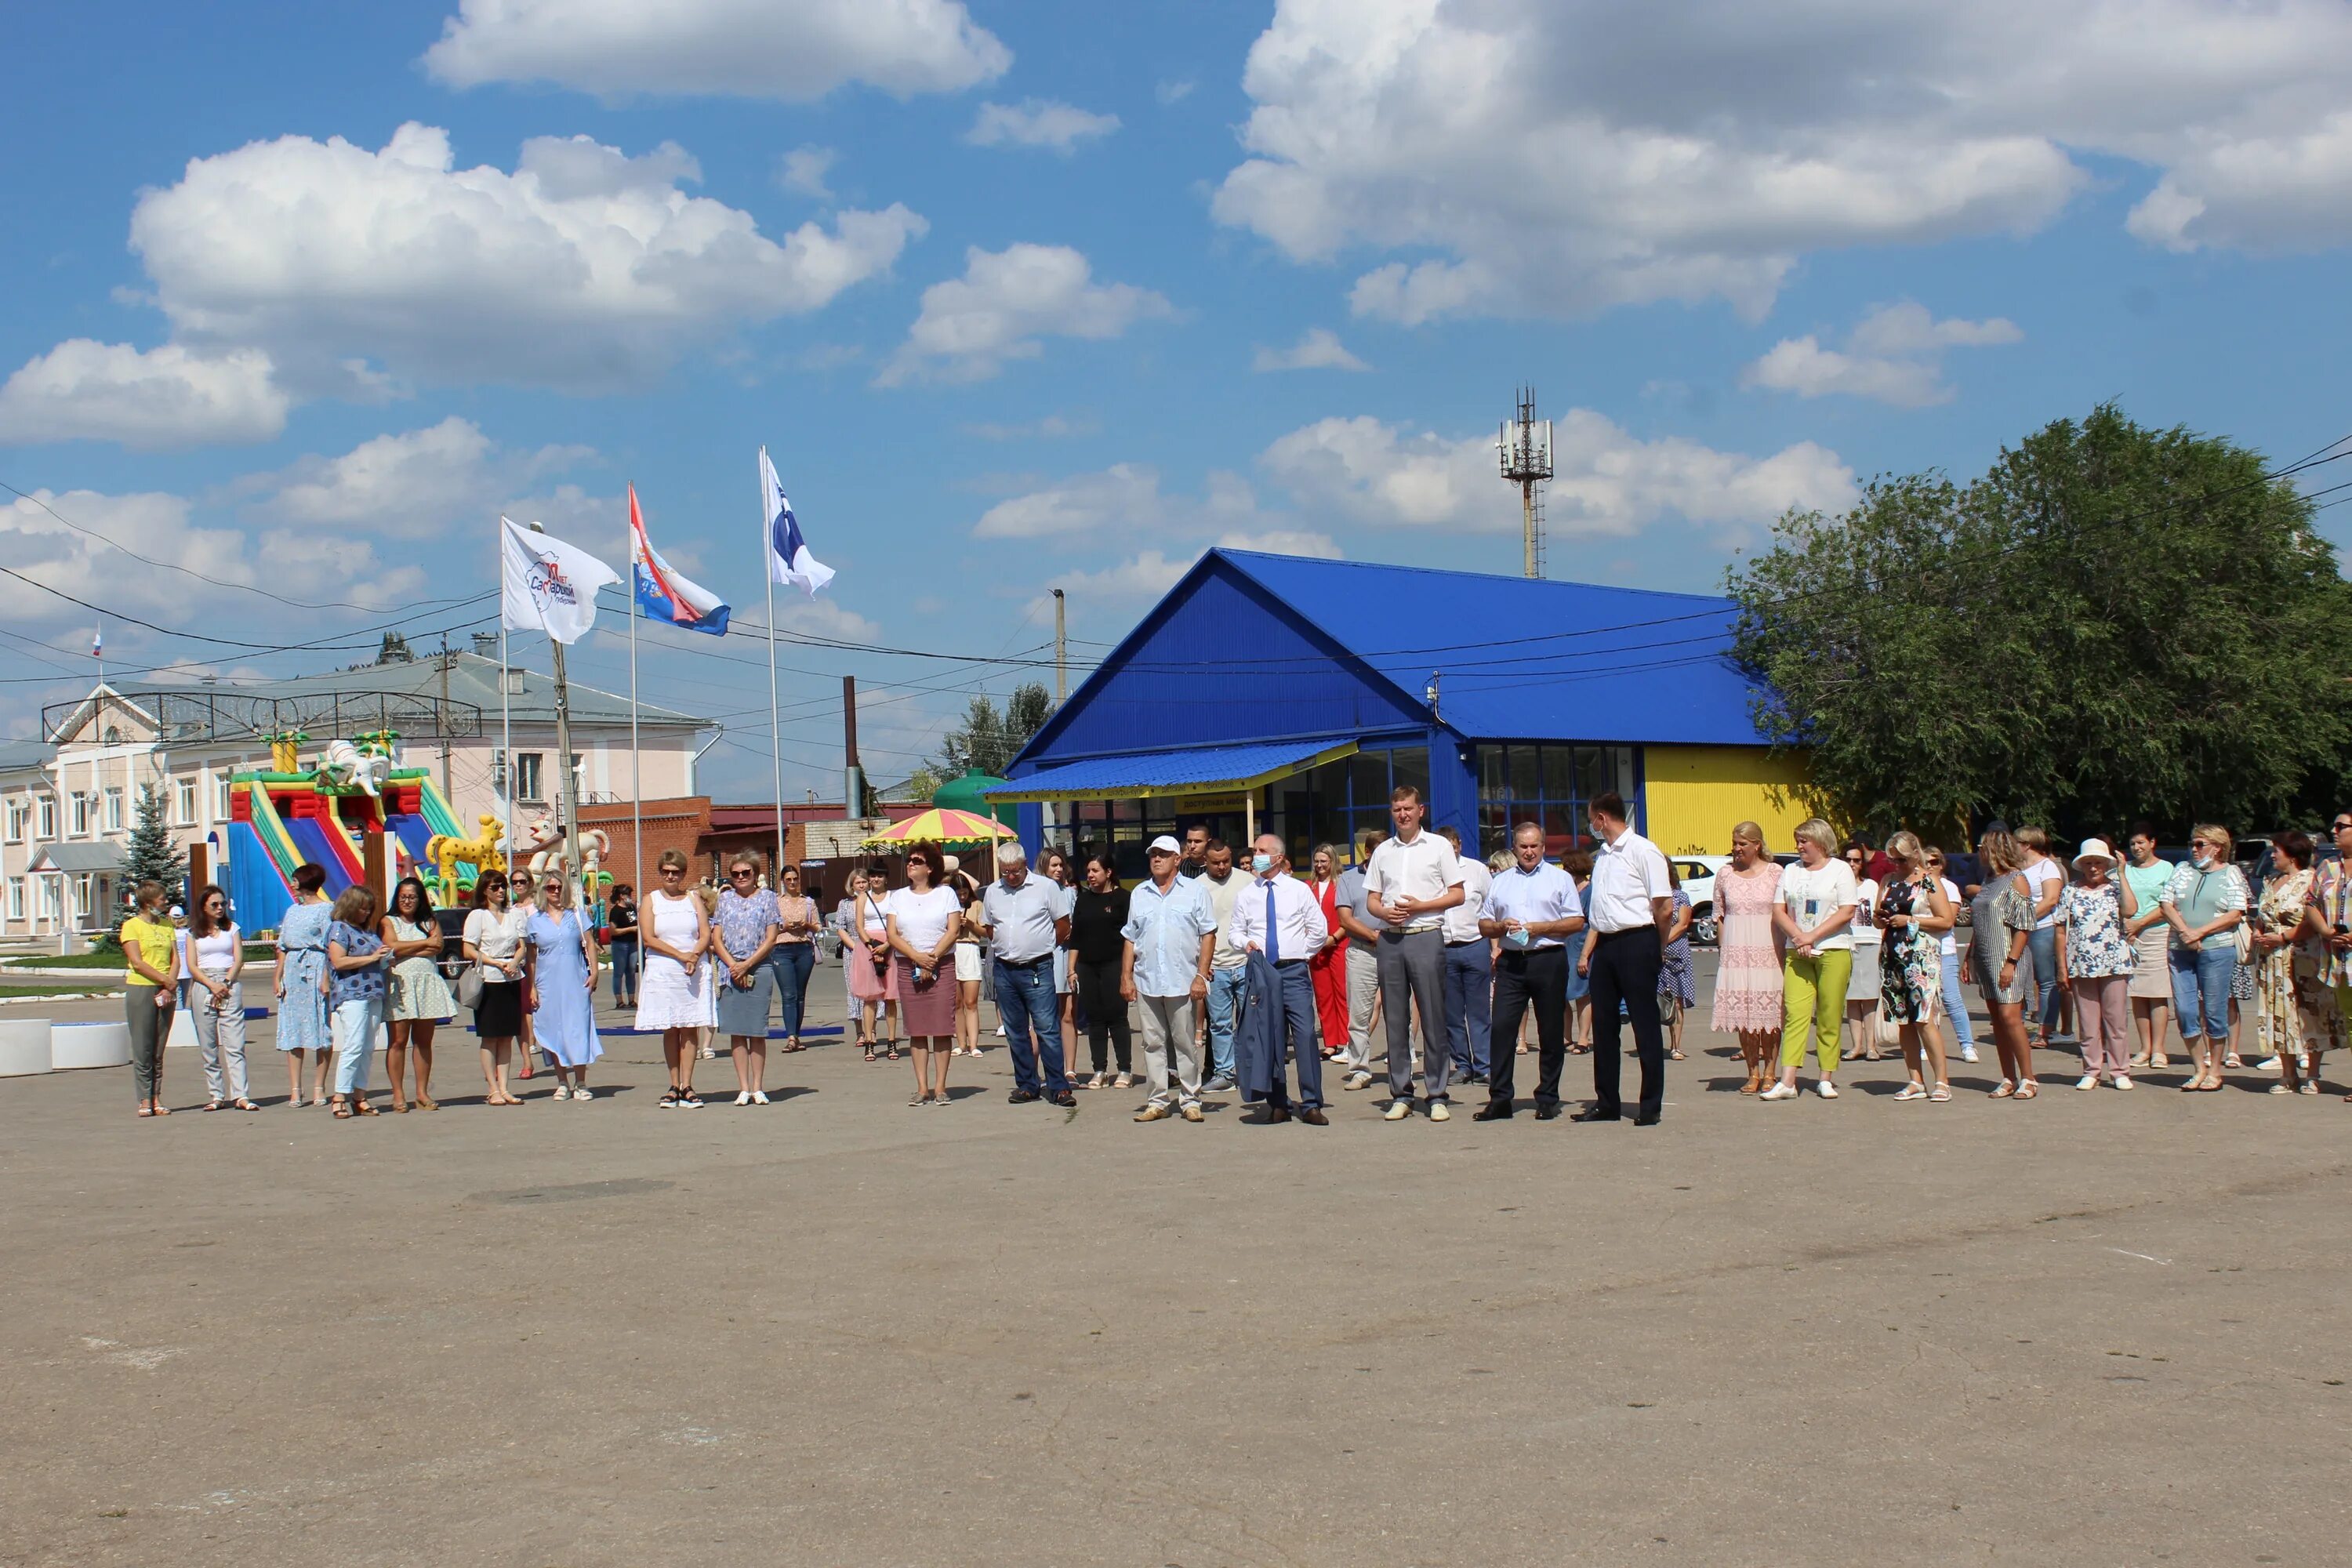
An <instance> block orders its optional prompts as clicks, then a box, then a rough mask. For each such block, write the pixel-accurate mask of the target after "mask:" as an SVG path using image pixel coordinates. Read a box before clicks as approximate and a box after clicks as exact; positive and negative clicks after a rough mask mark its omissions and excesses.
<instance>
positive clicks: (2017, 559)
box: [1730, 405, 2352, 832]
mask: <svg viewBox="0 0 2352 1568" xmlns="http://www.w3.org/2000/svg"><path fill="white" fill-rule="evenodd" d="M2312 516H2313V510H2312V504H2311V502H2310V500H2308V499H2307V498H2305V496H2304V495H2303V494H2301V493H2300V492H2299V491H2298V490H2297V489H2295V487H2294V484H2293V483H2292V482H2290V481H2289V480H2287V479H2284V478H2272V477H2269V476H2268V475H2266V472H2265V467H2264V464H2263V458H2262V457H2261V456H2260V454H2258V453H2255V452H2253V451H2251V450H2248V449H2247V448H2245V447H2239V446H2237V445H2235V444H2233V443H2231V442H2230V441H2228V440H2225V439H2222V438H2220V437H2209V436H2200V435H2197V434H2195V433H2193V432H2191V431H2188V430H2185V429H2179V428H2174V429H2170V430H2150V429H2147V428H2145V427H2143V426H2138V425H2135V424H2134V423H2132V422H2131V421H2130V420H2129V419H2127V418H2126V417H2125V416H2123V414H2121V413H2120V412H2119V411H2118V410H2117V409H2116V408H2115V407H2114V406H2112V405H2104V406H2102V407H2100V408H2097V409H2095V410H2094V411H2093V413H2092V414H2091V416H2089V417H2088V418H2087V419H2084V421H2082V422H2081V423H2079V424H2077V423H2075V422H2074V421H2072V420H2060V421H2058V422H2057V423H2055V424H2053V425H2050V426H2047V427H2045V428H2043V429H2042V430H2039V431H2036V432H2035V433H2033V434H2032V435H2031V436H2029V437H2026V438H2025V439H2024V440H2023V441H2022V442H2021V443H2019V444H2018V445H2017V446H2016V447H2012V448H2010V449H2007V450H2004V451H2003V452H2002V453H2001V455H2000V459H1999V461H1997V462H1996V463H1995V464H1994V465H1993V466H1992V468H1991V469H1990V471H1989V472H1987V473H1986V474H1985V475H1984V476H1983V477H1982V478H1981V479H1976V480H1974V481H1973V482H1971V483H1969V484H1967V485H1965V486H1962V485H1956V484H1954V483H1952V482H1951V481H1950V480H1948V479H1945V478H1944V477H1943V476H1941V475H1939V474H1933V473H1930V474H1919V475H1913V476H1909V477H1904V478H1890V479H1880V480H1877V481H1874V482H1873V483H1872V484H1871V485H1870V486H1869V488H1868V489H1866V490H1865V492H1864V495H1863V497H1862V500H1860V502H1859V503H1857V504H1856V505H1855V506H1854V507H1853V509H1852V510H1849V511H1848V512H1846V513H1845V514H1844V515H1843V516H1841V517H1835V518H1832V517H1824V516H1823V515H1822V514H1821V513H1819V512H1811V511H1805V512H1799V511H1792V512H1790V514H1788V515H1787V516H1785V517H1783V518H1782V519H1781V520H1780V522H1779V524H1778V525H1776V528H1775V531H1774V542H1773V545H1772V547H1771V548H1770V549H1769V550H1768V551H1766V552H1764V553H1762V554H1761V555H1759V556H1758V557H1756V558H1755V559H1754V560H1752V561H1750V562H1749V563H1747V564H1746V565H1745V566H1744V567H1740V568H1737V569H1735V570H1734V571H1733V572H1732V573H1731V574H1730V591H1731V593H1732V595H1733V596H1734V598H1735V599H1736V600H1737V601H1738V605H1739V616H1738V626H1737V630H1736V633H1735V642H1736V647H1737V649H1738V657H1739V658H1740V659H1741V660H1742V661H1743V662H1744V663H1745V664H1747V665H1748V667H1749V668H1752V669H1754V670H1756V671H1757V672H1758V673H1759V674H1761V675H1763V676H1764V677H1765V678H1766V679H1768V680H1769V682H1770V683H1771V686H1772V689H1773V692H1774V697H1773V699H1772V700H1769V701H1766V702H1763V703H1760V704H1759V723H1760V724H1761V726H1762V728H1763V729H1764V731H1765V732H1766V733H1767V734H1768V735H1769V737H1770V738H1771V739H1772V740H1773V742H1775V743H1776V745H1780V746H1786V747H1801V748H1804V749H1805V750H1807V751H1808V752H1810V760H1811V776H1812V779H1813V782H1814V784H1815V786H1816V788H1817V789H1818V790H1819V791H1820V792H1821V794H1822V796H1823V797H1824V799H1825V801H1826V802H1827V803H1828V804H1830V805H1831V806H1832V810H1833V812H1834V814H1835V815H1837V816H1839V817H1840V818H1841V819H1842V822H1843V825H1845V826H1872V827H1876V828H1879V829H1881V830H1884V829H1885V828H1888V827H1892V826H1895V825H1897V824H1906V823H1907V824H1910V825H1913V826H1919V827H1922V828H1926V827H1931V826H1932V827H1938V828H1940V827H1942V826H1944V825H1946V824H1948V823H1949V822H1950V821H1951V820H1952V819H1953V818H1954V816H1957V815H1966V816H1975V817H1979V818H1980V817H1983V816H1989V815H2000V816H2006V817H2008V818H2009V819H2010V820H2011V821H2012V822H2015V821H2023V820H2036V821H2042V822H2046V823H2048V824H2050V825H2051V826H2054V827H2057V828H2059V829H2061V830H2063V831H2068V832H2072V831H2075V830H2078V829H2091V830H2097V831H2105V832H2113V831H2115V830H2116V829H2117V828H2118V827H2119V826H2121V825H2122V824H2125V823H2127V822H2129V821H2130V820H2132V819H2133V818H2135V817H2139V816H2149V817H2153V818H2156V819H2158V820H2159V821H2165V822H2169V823H2172V824H2176V825H2178V824H2184V823H2186V822H2187V820H2188V819H2189V817H2191V816H2205V817H2212V818H2215V819H2218V820H2220V821H2222V822H2226V823H2228V824H2230V825H2231V826H2235V827H2239V828H2247V829H2252V828H2260V827H2263V826H2271V825H2272V822H2273V818H2274V817H2275V816H2276V815H2277V814H2278V813H2280V812H2281V811H2283V810H2284V809H2285V807H2286V806H2287V805H2288V803H2289V802H2290V801H2292V800H2294V798H2295V797H2296V796H2297V795H2299V794H2300V793H2302V792H2303V791H2304V790H2305V787H2306V784H2307V782H2308V781H2314V780H2318V779H2323V778H2332V777H2333V775H2334V774H2335V773H2336V772H2337V771H2338V770H2339V769H2340V768H2341V767H2342V765H2343V763H2344V762H2345V760H2346V758H2347V752H2352V721H2348V720H2347V705H2346V703H2345V702H2344V701H2343V700H2342V698H2341V696H2340V695H2339V694H2341V693H2342V692H2343V691H2344V689H2345V688H2344V682H2345V681H2346V680H2347V679H2352V644H2347V641H2346V640H2345V639H2344V637H2342V636H2341V628H2342V627H2343V626H2345V625H2347V616H2352V586H2347V584H2346V583H2345V581H2344V579H2343V577H2342V575H2341V574H2339V572H2338V571H2337V569H2336V558H2335V554H2334V552H2333V551H2332V550H2331V549H2330V548H2329V546H2328V545H2327V543H2326V541H2324V540H2323V539H2321V538H2320V537H2319V535H2318V533H2317V532H2316V531H2315V529H2314V528H2313V526H2312Z"/></svg>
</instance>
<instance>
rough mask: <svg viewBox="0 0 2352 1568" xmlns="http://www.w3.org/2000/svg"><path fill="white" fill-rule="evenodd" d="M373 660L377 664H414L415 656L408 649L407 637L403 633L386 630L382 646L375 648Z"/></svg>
mask: <svg viewBox="0 0 2352 1568" xmlns="http://www.w3.org/2000/svg"><path fill="white" fill-rule="evenodd" d="M375 661H376V662H377V663H378V664H415V662H416V656H415V654H414V653H411V652H410V651H409V648H408V638H407V637H405V636H404V635H403V634H402V633H399V632H386V633H384V634H383V644H382V646H380V647H378V648H377V649H376V656H375Z"/></svg>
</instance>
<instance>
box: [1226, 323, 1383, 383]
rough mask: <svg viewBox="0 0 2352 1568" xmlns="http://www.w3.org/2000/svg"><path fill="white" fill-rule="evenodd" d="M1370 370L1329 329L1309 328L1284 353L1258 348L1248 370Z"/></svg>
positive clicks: (1281, 350)
mask: <svg viewBox="0 0 2352 1568" xmlns="http://www.w3.org/2000/svg"><path fill="white" fill-rule="evenodd" d="M1371 368H1372V367H1371V366H1370V365H1368V364H1366V363H1364V362H1363V361H1362V360H1360V359H1358V358H1357V357H1356V356H1355V355H1354V354H1351V353H1349V352H1348V350H1347V348H1346V346H1345V345H1344V344H1342V343H1341V342H1339V333H1337V332H1335V331H1332V330H1331V329H1330V328H1328V327H1309V328H1307V335H1306V336H1305V337H1302V338H1300V339H1299V340H1298V342H1297V343H1295V344H1293V345H1292V346H1291V347H1289V348H1286V349H1270V348H1265V347H1264V346H1260V348H1259V349H1258V351H1257V353H1256V354H1255V356H1254V357H1253V358H1252V359H1251V361H1250V369H1252V370H1254V371H1259V372H1265V371H1274V370H1370V369H1371Z"/></svg>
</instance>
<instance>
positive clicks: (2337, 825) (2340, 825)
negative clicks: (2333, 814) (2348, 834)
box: [2327, 821, 2352, 833]
mask: <svg viewBox="0 0 2352 1568" xmlns="http://www.w3.org/2000/svg"><path fill="white" fill-rule="evenodd" d="M2347 828H2352V821H2345V822H2334V823H2330V824H2328V826H2327V831H2328V832H2330V833H2342V832H2344V831H2345V830H2346V829H2347Z"/></svg>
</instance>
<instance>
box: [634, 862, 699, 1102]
mask: <svg viewBox="0 0 2352 1568" xmlns="http://www.w3.org/2000/svg"><path fill="white" fill-rule="evenodd" d="M654 864H655V866H656V868H657V869H658V870H659V871H660V873H661V886H660V887H658V888H656V889H654V890H653V891H652V892H649V893H647V894H646V898H645V901H644V903H642V904H640V905H639V906H638V909H637V935H638V940H639V941H640V942H643V943H644V944H645V946H644V951H645V960H644V962H645V971H644V973H643V974H642V975H640V976H639V978H638V982H637V1019H636V1024H637V1027H638V1028H640V1029H643V1030H646V1031H647V1032H648V1033H650V1032H651V1031H653V1030H656V1029H658V1030H660V1031H661V1037H662V1058H663V1060H665V1061H666V1062H667V1063H668V1064H669V1085H670V1093H671V1094H672V1095H673V1096H676V1097H677V1099H674V1100H672V1103H673V1104H675V1103H677V1100H682V1099H685V1098H687V1097H690V1096H691V1095H692V1094H693V1093H694V1062H695V1057H696V1052H697V1045H698V1039H697V1035H696V1031H698V1030H699V1029H702V1028H706V1027H708V1026H709V1025H710V1024H712V1023H715V1022H716V1021H717V1015H716V1013H715V1011H714V1008H713V1003H714V998H713V997H712V996H711V994H710V985H709V966H708V965H706V964H705V963H704V962H703V959H704V957H705V955H706V954H707V953H708V952H709V948H710V921H709V917H708V916H707V915H705V914H704V913H703V909H702V900H700V899H698V898H697V897H695V896H694V895H693V894H692V893H690V892H688V891H687V890H686V857H685V855H683V854H682V853H680V852H679V851H677V850H676V849H665V850H663V851H662V852H661V855H660V858H657V859H656V861H655V862H654Z"/></svg>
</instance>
